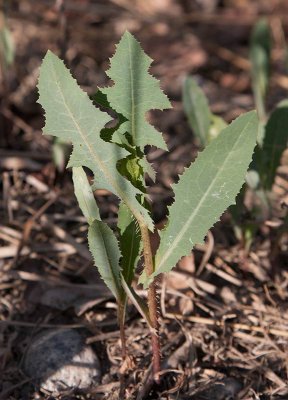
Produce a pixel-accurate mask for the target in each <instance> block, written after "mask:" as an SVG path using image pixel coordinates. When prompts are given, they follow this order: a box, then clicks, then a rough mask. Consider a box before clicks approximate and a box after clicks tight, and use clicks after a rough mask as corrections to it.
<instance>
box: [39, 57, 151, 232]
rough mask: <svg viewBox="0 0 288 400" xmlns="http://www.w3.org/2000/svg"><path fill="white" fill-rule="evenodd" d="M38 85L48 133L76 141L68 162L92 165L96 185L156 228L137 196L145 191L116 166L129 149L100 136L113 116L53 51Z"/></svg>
mask: <svg viewBox="0 0 288 400" xmlns="http://www.w3.org/2000/svg"><path fill="white" fill-rule="evenodd" d="M38 88H39V94H40V96H39V103H40V104H41V105H42V107H43V108H44V109H45V111H46V124H45V127H44V133H45V134H47V135H53V136H57V137H59V138H61V139H63V140H67V141H70V142H72V144H73V152H72V154H71V157H70V161H69V164H68V165H69V166H70V167H79V166H86V167H88V168H89V169H90V170H91V171H92V172H93V174H94V178H95V183H94V186H95V187H96V188H101V189H107V190H109V191H111V192H112V193H114V194H116V195H117V196H118V197H119V198H120V199H121V200H122V201H124V202H125V204H126V205H127V207H128V208H129V209H130V211H131V212H132V214H133V215H134V216H135V217H136V218H137V219H140V220H142V221H146V223H147V224H148V226H149V229H150V230H153V222H152V220H151V218H150V216H149V213H148V211H147V210H146V209H145V208H144V207H142V205H141V204H140V203H139V202H138V201H137V198H136V196H137V195H139V194H141V191H140V190H139V189H136V188H135V187H134V186H133V185H132V184H131V183H130V182H128V181H127V179H125V178H124V177H123V176H121V174H120V173H119V172H118V171H117V169H116V163H117V161H118V160H120V159H122V158H124V157H125V156H126V155H127V154H128V152H127V151H126V150H125V149H123V148H120V147H119V146H117V145H116V144H114V143H107V142H105V141H104V140H102V139H101V137H100V131H101V129H103V127H104V126H105V124H106V123H107V122H108V121H109V120H110V117H109V116H108V115H107V114H106V113H105V112H102V111H100V110H98V109H97V108H95V107H94V105H93V103H92V101H91V100H90V99H89V97H88V96H87V94H86V93H85V92H83V91H82V90H81V89H80V87H79V86H78V85H77V83H76V81H75V80H74V79H73V78H72V76H71V74H70V72H69V71H68V69H67V68H66V67H65V65H64V63H63V61H61V60H60V59H59V58H58V57H57V56H55V55H54V54H53V53H52V52H50V51H48V52H47V54H46V56H45V58H44V60H43V63H42V66H41V68H40V77H39V84H38Z"/></svg>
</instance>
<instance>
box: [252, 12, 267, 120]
mask: <svg viewBox="0 0 288 400" xmlns="http://www.w3.org/2000/svg"><path fill="white" fill-rule="evenodd" d="M270 53H271V34H270V27H269V24H268V21H267V19H266V18H261V19H260V20H259V21H258V22H257V23H256V24H255V26H254V28H253V31H252V34H251V41H250V60H251V64H252V68H251V74H252V87H253V92H254V98H255V103H256V108H257V111H258V113H259V118H260V120H261V121H265V119H266V112H265V96H266V93H267V89H268V84H269V64H270Z"/></svg>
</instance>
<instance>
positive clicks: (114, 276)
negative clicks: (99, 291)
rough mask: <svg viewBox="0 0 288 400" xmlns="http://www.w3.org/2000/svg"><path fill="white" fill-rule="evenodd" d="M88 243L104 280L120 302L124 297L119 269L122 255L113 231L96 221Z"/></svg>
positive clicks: (90, 228)
mask: <svg viewBox="0 0 288 400" xmlns="http://www.w3.org/2000/svg"><path fill="white" fill-rule="evenodd" d="M88 243H89V249H90V252H91V254H92V255H93V259H94V262H95V265H96V266H97V268H98V270H99V273H100V275H101V277H102V279H103V280H104V282H105V283H106V285H107V286H108V287H109V289H110V290H111V292H112V293H113V294H114V296H115V297H116V298H117V299H118V300H119V299H120V298H121V297H122V295H123V291H122V284H121V276H120V268H119V260H120V257H121V253H120V250H119V247H118V242H117V239H116V237H115V235H114V233H113V231H112V230H111V229H110V228H109V226H108V225H107V224H105V223H104V222H102V221H97V220H95V221H94V222H93V223H92V225H90V226H89V231H88Z"/></svg>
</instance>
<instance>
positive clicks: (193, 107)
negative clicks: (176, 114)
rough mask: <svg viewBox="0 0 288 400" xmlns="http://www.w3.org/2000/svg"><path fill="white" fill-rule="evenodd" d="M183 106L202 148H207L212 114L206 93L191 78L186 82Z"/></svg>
mask: <svg viewBox="0 0 288 400" xmlns="http://www.w3.org/2000/svg"><path fill="white" fill-rule="evenodd" d="M183 106H184V110H185V113H186V116H187V118H188V122H189V125H190V127H191V129H192V130H193V132H194V133H195V135H196V136H197V137H198V139H199V140H200V142H201V145H202V147H205V146H206V144H207V143H208V133H209V127H210V123H211V112H210V108H209V104H208V100H207V97H206V95H205V93H204V92H203V90H202V89H201V88H200V87H199V85H198V84H197V83H196V81H195V80H194V79H193V78H191V77H188V78H187V79H186V80H185V82H184V86H183Z"/></svg>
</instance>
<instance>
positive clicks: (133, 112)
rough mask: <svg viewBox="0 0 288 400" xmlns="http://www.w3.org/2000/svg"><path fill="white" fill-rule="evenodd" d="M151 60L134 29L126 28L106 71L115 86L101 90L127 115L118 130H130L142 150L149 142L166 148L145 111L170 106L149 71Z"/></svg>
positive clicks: (133, 140) (123, 131) (123, 132)
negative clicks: (132, 33)
mask: <svg viewBox="0 0 288 400" xmlns="http://www.w3.org/2000/svg"><path fill="white" fill-rule="evenodd" d="M151 62H152V59H151V58H150V57H148V56H147V55H146V54H145V52H144V51H143V50H142V48H141V46H140V43H139V42H137V40H136V39H135V38H134V37H133V36H132V35H131V33H129V32H125V33H124V35H123V36H122V38H121V40H120V42H119V43H118V45H117V46H116V52H115V54H114V56H113V57H112V59H111V66H110V69H109V70H108V71H107V75H108V76H109V77H110V78H111V79H112V80H113V81H114V86H112V87H107V88H101V92H102V93H104V94H106V95H107V99H108V101H109V103H110V104H111V106H112V108H114V109H115V110H116V111H117V112H118V113H120V114H122V115H123V116H124V117H125V118H126V119H127V121H125V122H123V123H122V124H121V125H120V127H119V129H118V131H117V132H118V133H120V134H121V135H124V134H125V133H126V132H128V134H129V135H130V137H131V140H132V144H133V145H134V146H137V147H139V148H140V149H141V150H143V149H144V147H145V146H146V145H153V146H157V147H159V148H162V149H165V150H166V149H167V147H166V144H165V142H164V140H163V138H162V136H161V134H160V132H158V131H157V130H156V129H155V128H154V127H153V126H152V125H151V124H149V123H148V122H147V119H146V113H147V111H149V110H151V109H159V110H163V109H165V108H170V107H171V105H170V102H169V100H168V98H167V96H166V95H165V94H164V93H163V92H162V90H161V89H160V86H159V82H158V80H157V79H156V78H154V77H153V76H151V75H150V74H149V72H148V70H149V67H150V64H151ZM117 132H116V133H117Z"/></svg>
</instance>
